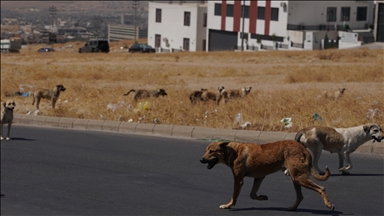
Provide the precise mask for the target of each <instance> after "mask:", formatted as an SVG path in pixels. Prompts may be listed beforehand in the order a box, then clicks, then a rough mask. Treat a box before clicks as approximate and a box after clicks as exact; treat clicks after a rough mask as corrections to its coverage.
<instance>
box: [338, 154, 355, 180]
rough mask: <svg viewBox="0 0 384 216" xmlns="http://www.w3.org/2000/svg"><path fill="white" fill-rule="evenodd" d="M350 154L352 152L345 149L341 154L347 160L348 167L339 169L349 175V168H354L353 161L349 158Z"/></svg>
mask: <svg viewBox="0 0 384 216" xmlns="http://www.w3.org/2000/svg"><path fill="white" fill-rule="evenodd" d="M349 154H350V153H349V152H348V151H344V152H343V154H341V156H342V157H343V159H344V160H345V161H346V162H347V166H346V167H341V168H339V171H340V172H342V174H343V175H348V174H349V172H348V171H347V170H350V169H352V162H351V159H350V158H349Z"/></svg>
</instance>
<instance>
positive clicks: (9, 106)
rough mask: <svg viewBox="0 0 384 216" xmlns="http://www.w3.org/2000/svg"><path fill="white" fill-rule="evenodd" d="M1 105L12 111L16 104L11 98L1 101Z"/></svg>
mask: <svg viewBox="0 0 384 216" xmlns="http://www.w3.org/2000/svg"><path fill="white" fill-rule="evenodd" d="M3 106H4V107H5V108H6V109H8V110H10V111H13V109H14V108H15V106H16V103H15V102H14V101H13V100H7V101H5V102H4V103H3Z"/></svg>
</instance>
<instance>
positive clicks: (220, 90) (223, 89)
mask: <svg viewBox="0 0 384 216" xmlns="http://www.w3.org/2000/svg"><path fill="white" fill-rule="evenodd" d="M217 89H218V90H219V92H220V94H222V93H223V92H225V87H224V86H219V87H217Z"/></svg>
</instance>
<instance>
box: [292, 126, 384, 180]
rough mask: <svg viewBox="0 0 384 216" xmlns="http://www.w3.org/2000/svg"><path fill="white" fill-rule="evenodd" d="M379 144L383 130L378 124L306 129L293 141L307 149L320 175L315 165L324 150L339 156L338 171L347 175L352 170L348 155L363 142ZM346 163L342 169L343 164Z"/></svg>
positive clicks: (298, 133) (316, 167)
mask: <svg viewBox="0 0 384 216" xmlns="http://www.w3.org/2000/svg"><path fill="white" fill-rule="evenodd" d="M372 139H373V142H375V141H377V142H380V141H381V140H382V139H384V135H383V130H382V129H381V127H380V126H379V125H378V124H374V123H369V124H365V125H359V126H356V127H350V128H333V127H324V126H317V127H307V128H304V129H301V130H300V131H299V132H297V134H296V137H295V140H296V141H298V142H300V143H302V144H303V145H304V146H305V147H307V148H308V149H309V151H310V152H311V153H312V156H313V166H314V168H315V169H316V170H317V171H318V172H319V173H320V174H323V173H324V172H323V171H321V170H320V169H319V167H318V165H317V163H318V161H319V158H320V156H321V151H322V150H323V149H324V150H326V151H329V152H331V153H337V155H338V156H339V171H340V172H342V174H349V172H348V171H347V170H350V169H351V168H352V163H351V159H350V158H349V155H350V154H351V153H352V152H354V151H355V150H356V149H357V148H358V147H359V146H361V145H363V144H364V143H365V142H367V141H369V140H372ZM344 160H345V162H347V166H346V167H344V165H343V162H344Z"/></svg>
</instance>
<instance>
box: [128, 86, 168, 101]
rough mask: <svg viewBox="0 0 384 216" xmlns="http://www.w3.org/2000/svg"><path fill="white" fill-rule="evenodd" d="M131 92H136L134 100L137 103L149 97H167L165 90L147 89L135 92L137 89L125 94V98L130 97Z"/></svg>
mask: <svg viewBox="0 0 384 216" xmlns="http://www.w3.org/2000/svg"><path fill="white" fill-rule="evenodd" d="M131 92H136V94H135V96H134V97H133V99H134V100H135V102H137V101H138V100H139V99H142V98H148V97H155V98H157V97H159V96H166V95H167V93H166V92H165V90H164V89H158V90H151V91H150V90H146V89H138V90H135V89H131V90H130V91H129V92H127V93H125V94H123V96H127V95H129V93H131Z"/></svg>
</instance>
